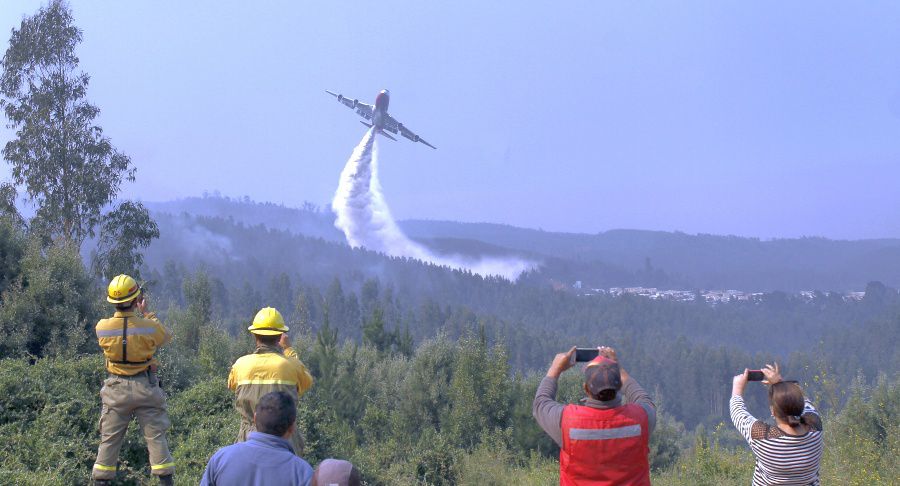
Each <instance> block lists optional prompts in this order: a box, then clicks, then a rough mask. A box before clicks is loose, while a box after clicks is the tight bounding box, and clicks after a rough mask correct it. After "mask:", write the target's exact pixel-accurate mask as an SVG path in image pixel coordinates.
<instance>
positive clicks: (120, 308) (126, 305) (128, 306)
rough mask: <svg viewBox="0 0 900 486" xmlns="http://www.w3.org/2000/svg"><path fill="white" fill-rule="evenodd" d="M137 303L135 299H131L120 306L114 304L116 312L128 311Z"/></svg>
mask: <svg viewBox="0 0 900 486" xmlns="http://www.w3.org/2000/svg"><path fill="white" fill-rule="evenodd" d="M136 302H137V299H131V300H129V301H128V302H122V303H120V304H115V307H116V310H117V311H123V312H124V311H129V310H131V309H132V308H133V307H134V304H135V303H136Z"/></svg>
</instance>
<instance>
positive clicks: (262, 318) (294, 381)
mask: <svg viewBox="0 0 900 486" xmlns="http://www.w3.org/2000/svg"><path fill="white" fill-rule="evenodd" d="M247 330H248V331H250V332H251V333H252V334H253V336H254V337H255V338H256V351H255V352H254V353H253V354H248V355H246V356H242V357H240V358H238V360H237V361H235V362H234V365H233V366H232V367H231V373H229V374H228V388H229V389H231V390H233V391H234V392H235V400H234V405H235V407H236V408H237V409H238V412H240V414H241V428H240V430H239V431H238V436H237V441H236V442H243V441H245V440H247V434H249V433H250V432H253V431H255V430H256V427H255V426H254V424H253V412H254V410H256V404H257V403H258V402H259V399H260V398H262V396H263V395H265V394H266V393H269V392H273V391H283V392H287V393H289V394H290V395H291V396H292V397H294V401H295V403H299V398H300V396H301V395H303V394H304V393H305V392H306V390H309V389H310V387H311V386H312V382H313V379H312V375H310V374H309V371H307V369H306V366H304V365H303V363H301V362H300V359H299V358H297V353H296V352H294V350H293V348H291V343H290V340H289V339H288V335H287V332H288V327H287V326H285V325H284V318H283V317H282V316H281V313H280V312H278V311H277V310H275V309H273V308H272V307H265V308H263V309H262V310H260V311H259V312H258V313H257V314H256V317H255V318H254V319H253V325H251V326H250V327H249V328H247ZM291 443H292V445H293V447H294V454H297V455H298V456H299V455H301V454H302V453H303V446H304V442H303V434H302V432H301V431H300V428H299V427H295V428H294V435H293V436H291Z"/></svg>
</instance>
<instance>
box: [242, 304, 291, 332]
mask: <svg viewBox="0 0 900 486" xmlns="http://www.w3.org/2000/svg"><path fill="white" fill-rule="evenodd" d="M247 330H248V331H250V332H251V333H253V334H259V335H260V336H274V335H276V334H283V333H286V332H288V327H287V326H285V325H284V317H281V312H278V310H277V309H275V308H274V307H263V308H262V309H261V310H260V311H259V312H257V313H256V317H254V318H253V324H252V325H251V326H250V327H248V328H247Z"/></svg>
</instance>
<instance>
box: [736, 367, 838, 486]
mask: <svg viewBox="0 0 900 486" xmlns="http://www.w3.org/2000/svg"><path fill="white" fill-rule="evenodd" d="M762 372H763V375H764V376H765V378H766V379H765V380H763V383H765V384H766V385H768V386H769V408H770V410H771V412H772V416H773V417H774V418H775V425H769V424H767V423H766V422H763V421H762V420H757V419H756V418H754V417H753V416H752V415H750V412H748V411H747V407H746V406H745V405H744V397H743V394H744V387H746V386H747V381H748V374H749V371H748V370H744V372H743V373H741V374H740V375H737V376H735V377H734V381H733V384H732V389H731V420H732V422H734V426H735V427H737V429H738V432H740V433H741V435H742V436H744V439H746V440H747V443H749V444H750V449H751V450H752V451H753V454H754V455H755V456H756V469H755V470H754V471H753V485H754V486H757V485H770V484H794V485H805V486H806V485H814V486H818V484H819V461H820V460H821V459H822V448H823V443H822V420H821V419H820V418H819V414H818V412H816V409H815V408H813V406H812V403H810V401H809V400H808V399H805V398H804V396H803V390H802V389H801V388H800V385H798V384H797V383H796V382H790V381H782V379H781V373H780V370H779V368H778V364H777V363H776V364H775V366H774V367H773V366H771V365H766V367H765V369H763V370H762Z"/></svg>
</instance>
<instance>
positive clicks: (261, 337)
mask: <svg viewBox="0 0 900 486" xmlns="http://www.w3.org/2000/svg"><path fill="white" fill-rule="evenodd" d="M254 336H256V340H257V341H259V342H261V343H263V344H265V345H266V346H275V345H276V344H278V341H279V340H280V339H281V334H275V335H272V336H267V335H265V334H254Z"/></svg>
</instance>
